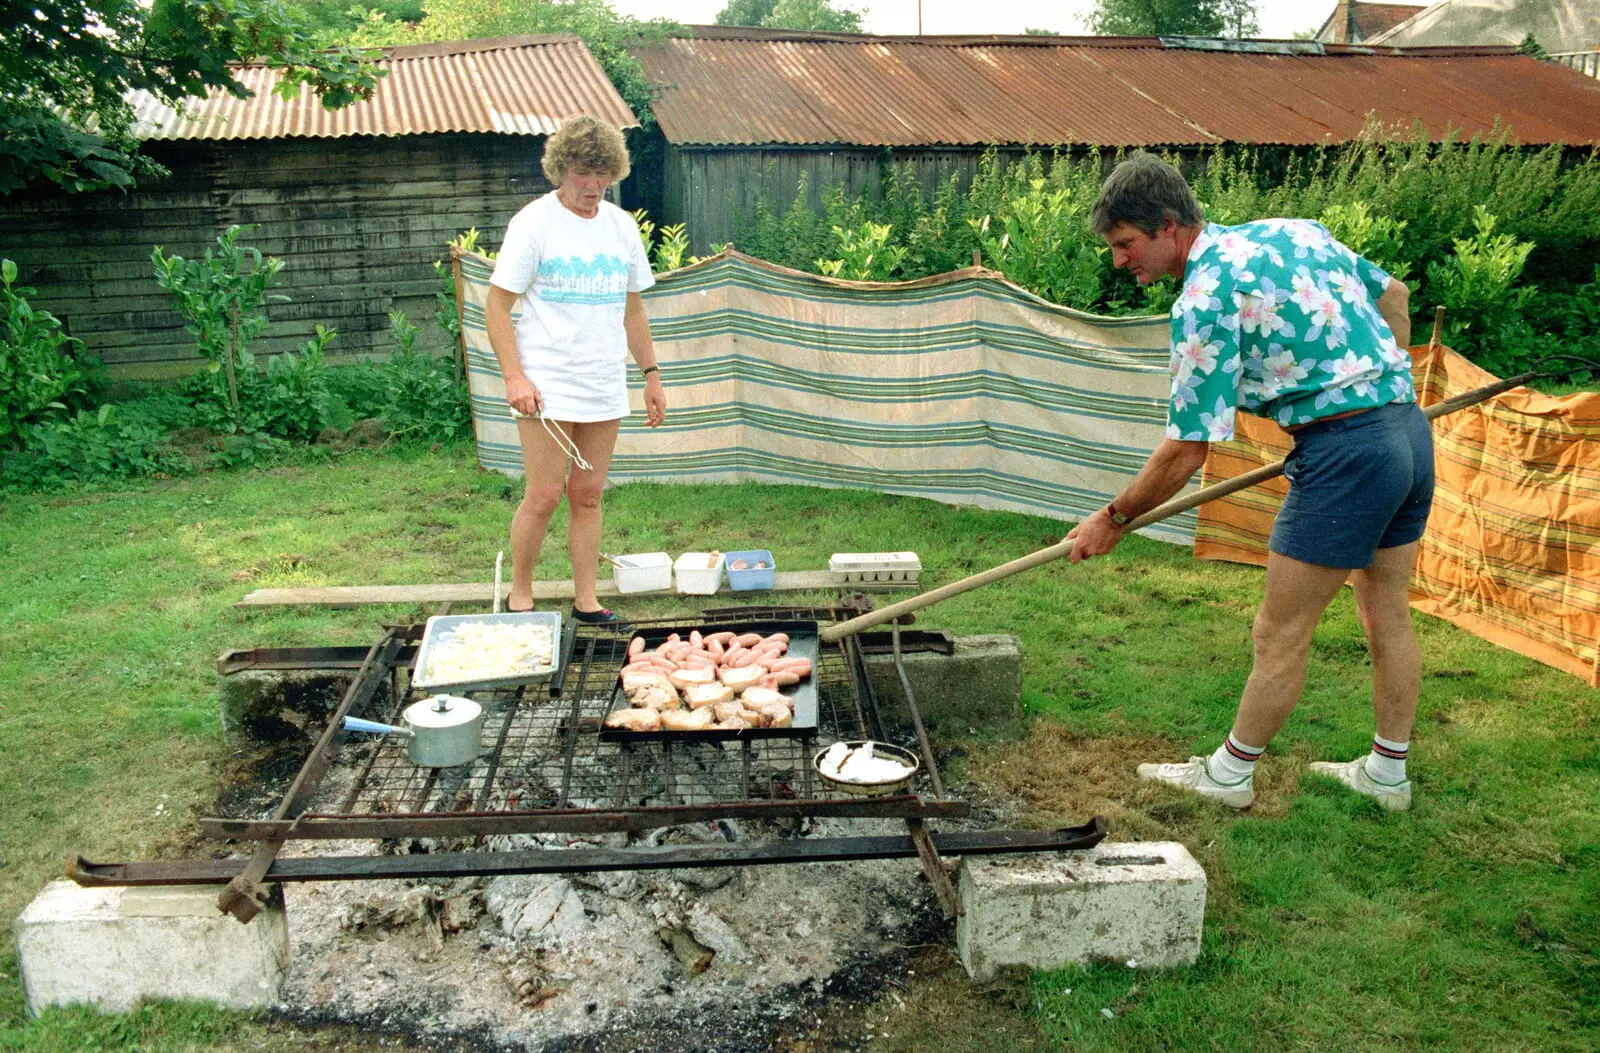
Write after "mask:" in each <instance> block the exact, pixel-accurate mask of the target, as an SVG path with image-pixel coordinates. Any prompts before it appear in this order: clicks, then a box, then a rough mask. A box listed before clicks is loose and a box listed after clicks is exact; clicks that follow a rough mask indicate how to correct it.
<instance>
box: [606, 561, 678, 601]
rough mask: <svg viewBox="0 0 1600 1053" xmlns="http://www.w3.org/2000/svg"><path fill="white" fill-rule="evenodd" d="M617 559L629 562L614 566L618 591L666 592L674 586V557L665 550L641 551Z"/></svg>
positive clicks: (614, 577)
mask: <svg viewBox="0 0 1600 1053" xmlns="http://www.w3.org/2000/svg"><path fill="white" fill-rule="evenodd" d="M617 559H619V560H621V561H622V562H623V563H626V564H628V566H623V567H613V568H612V574H611V576H612V579H613V580H615V581H616V583H617V591H618V592H665V591H666V590H668V589H670V588H672V557H671V556H669V555H667V554H666V553H665V552H641V553H636V554H634V555H631V556H618V557H617Z"/></svg>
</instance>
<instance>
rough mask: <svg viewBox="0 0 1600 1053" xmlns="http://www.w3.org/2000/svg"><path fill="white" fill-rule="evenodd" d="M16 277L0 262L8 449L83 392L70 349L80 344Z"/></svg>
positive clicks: (0, 373) (0, 352)
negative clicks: (34, 301) (31, 300)
mask: <svg viewBox="0 0 1600 1053" xmlns="http://www.w3.org/2000/svg"><path fill="white" fill-rule="evenodd" d="M16 281H17V265H16V264H15V263H13V262H12V261H11V260H0V446H10V447H12V448H13V449H15V448H19V447H21V446H22V444H23V432H24V431H25V429H26V428H27V427H28V426H29V425H30V424H32V423H35V422H37V421H40V420H43V419H47V418H49V417H51V416H57V415H62V414H65V413H66V412H67V411H68V409H69V408H70V405H69V404H70V403H71V402H72V401H73V399H74V397H75V396H83V395H85V394H87V393H88V378H87V377H86V376H85V375H84V371H83V369H82V368H81V367H80V365H79V362H78V358H77V356H76V355H75V354H74V353H73V352H74V351H75V350H77V349H81V348H82V346H83V344H82V342H81V341H79V340H77V339H76V338H74V337H70V336H66V335H65V334H63V333H62V332H61V323H60V322H59V321H58V320H57V319H56V317H55V315H53V314H51V313H50V312H49V311H42V310H39V309H38V308H35V307H34V306H33V305H32V304H31V303H29V302H28V297H30V296H33V295H35V291H34V290H33V289H29V288H25V287H23V286H19V285H17V284H16Z"/></svg>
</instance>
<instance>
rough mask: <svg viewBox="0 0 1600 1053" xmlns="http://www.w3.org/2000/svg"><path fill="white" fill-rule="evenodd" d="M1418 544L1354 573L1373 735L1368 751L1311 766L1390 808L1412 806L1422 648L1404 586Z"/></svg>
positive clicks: (1388, 552) (1382, 555)
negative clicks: (1410, 772)
mask: <svg viewBox="0 0 1600 1053" xmlns="http://www.w3.org/2000/svg"><path fill="white" fill-rule="evenodd" d="M1416 565H1417V543H1416V542H1413V543H1411V544H1409V545H1398V546H1396V547H1394V548H1384V549H1379V550H1378V554H1377V555H1376V556H1375V557H1373V560H1372V565H1371V566H1369V567H1367V568H1366V569H1365V570H1363V571H1359V572H1358V573H1357V574H1356V576H1355V585H1356V613H1357V615H1358V616H1359V617H1360V619H1361V628H1362V631H1363V632H1365V633H1366V635H1367V646H1368V648H1370V649H1371V651H1372V710H1373V715H1374V717H1375V718H1376V723H1377V734H1376V735H1374V736H1373V739H1372V750H1371V751H1370V752H1369V753H1368V754H1367V755H1366V756H1364V757H1358V758H1356V759H1355V760H1353V761H1343V762H1338V761H1331V762H1330V761H1318V762H1316V763H1315V764H1312V765H1310V770H1312V771H1314V772H1317V773H1319V774H1322V775H1331V776H1333V777H1334V778H1335V779H1338V780H1339V781H1340V782H1342V783H1344V784H1345V785H1346V786H1348V787H1350V788H1351V789H1352V790H1355V791H1356V792H1357V793H1362V794H1365V795H1367V796H1368V797H1371V798H1373V799H1374V800H1376V801H1377V802H1378V803H1379V804H1381V805H1383V806H1384V807H1385V808H1387V809H1389V810H1390V811H1404V810H1405V809H1407V808H1409V807H1411V781H1410V780H1409V779H1408V778H1407V777H1406V758H1407V755H1408V754H1409V753H1410V740H1411V727H1412V724H1413V723H1415V721H1416V716H1417V698H1418V696H1419V695H1421V694H1422V652H1421V651H1420V650H1419V649H1418V647H1417V635H1416V633H1415V631H1413V629H1412V627H1411V598H1410V595H1409V592H1408V586H1409V584H1410V582H1411V572H1412V571H1413V570H1414V569H1415V568H1416Z"/></svg>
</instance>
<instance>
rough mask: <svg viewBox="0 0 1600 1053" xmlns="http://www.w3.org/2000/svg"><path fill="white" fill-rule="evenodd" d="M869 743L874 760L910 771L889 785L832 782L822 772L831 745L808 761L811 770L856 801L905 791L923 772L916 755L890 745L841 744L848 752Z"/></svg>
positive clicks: (848, 741) (853, 741) (852, 741)
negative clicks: (823, 762) (824, 756)
mask: <svg viewBox="0 0 1600 1053" xmlns="http://www.w3.org/2000/svg"><path fill="white" fill-rule="evenodd" d="M868 741H871V742H872V753H873V756H876V757H884V758H886V759H888V760H895V761H899V762H900V763H901V764H904V765H906V766H907V767H909V768H910V769H911V771H909V772H907V773H906V774H905V775H903V776H901V777H900V778H898V779H891V780H890V781H888V782H846V781H845V780H843V779H835V778H833V777H832V776H830V775H827V774H825V773H824V772H823V770H822V756H823V754H825V753H827V752H828V750H829V749H831V748H832V747H833V743H831V742H830V743H829V744H828V745H827V746H825V747H823V748H822V749H820V750H818V751H817V752H816V755H815V756H813V757H812V758H811V767H812V768H813V769H814V770H815V771H816V773H817V777H818V778H819V779H821V780H822V781H823V782H824V783H825V784H826V785H828V786H829V787H831V788H832V789H835V790H838V791H839V792H840V793H848V794H854V795H856V796H858V797H879V796H886V795H888V794H892V793H901V792H903V791H905V790H906V789H907V788H908V787H909V786H910V785H911V783H912V781H913V780H914V779H916V777H917V773H918V772H920V771H921V770H922V762H921V761H919V760H917V755H916V754H915V753H912V752H911V751H910V750H907V749H901V748H900V747H899V746H896V745H894V744H893V743H889V742H879V741H877V740H876V739H872V740H868V739H846V740H845V743H844V744H845V745H846V746H849V747H850V748H851V749H855V748H856V747H858V746H865V745H866V744H867V743H868Z"/></svg>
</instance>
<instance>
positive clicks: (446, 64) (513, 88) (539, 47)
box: [129, 34, 639, 139]
mask: <svg viewBox="0 0 1600 1053" xmlns="http://www.w3.org/2000/svg"><path fill="white" fill-rule="evenodd" d="M377 65H378V67H379V68H380V69H383V70H387V71H388V76H385V77H382V78H380V79H379V80H378V87H377V90H376V91H374V92H373V95H372V98H371V99H369V100H368V101H366V102H357V103H354V104H352V105H350V106H346V107H344V108H342V109H338V110H328V109H324V108H323V105H322V103H321V101H320V100H319V99H317V98H316V97H315V96H314V95H312V94H311V91H310V89H308V88H306V87H303V86H302V87H301V89H300V94H299V96H298V97H296V98H294V99H289V100H285V99H280V98H279V97H278V96H277V95H274V94H273V91H272V89H273V88H274V87H275V86H276V85H277V83H278V78H279V73H278V71H277V70H275V69H271V68H269V67H266V66H243V67H240V68H239V69H238V70H236V71H235V76H236V77H237V78H238V79H239V81H240V82H241V83H243V84H244V86H245V87H247V88H249V89H250V90H251V91H252V92H254V93H255V94H254V96H253V97H251V98H248V99H237V98H234V97H233V96H232V95H230V94H228V93H227V92H225V91H221V90H220V89H218V90H213V91H212V92H211V94H210V95H208V96H207V97H206V98H204V99H190V100H188V101H187V102H186V103H185V104H184V108H183V113H181V114H180V113H178V112H176V111H174V110H173V109H171V108H170V107H168V106H167V105H165V104H164V103H162V102H160V101H159V100H157V99H155V98H154V97H152V96H150V95H148V94H145V93H143V92H138V93H135V94H134V95H133V96H131V97H130V98H129V102H130V103H131V104H132V105H133V108H134V112H135V115H136V117H137V124H136V132H135V134H137V135H138V136H140V137H141V138H146V139H275V138H279V137H285V136H315V137H330V138H331V137H338V136H346V135H421V134H425V133H429V132H500V133H503V134H510V135H547V134H549V133H550V132H553V131H555V130H556V128H557V127H558V126H559V125H560V124H561V122H562V121H563V120H564V119H566V118H568V117H572V116H576V115H577V114H580V113H587V114H592V115H593V116H595V117H597V118H599V119H600V120H603V121H606V122H608V123H610V124H614V125H615V126H616V127H618V128H635V127H638V124H639V122H638V120H637V119H636V118H635V117H634V115H633V111H632V110H630V109H629V108H628V104H627V103H625V102H623V101H622V97H621V96H620V95H618V94H617V90H616V89H615V88H614V87H612V85H611V81H610V80H609V79H608V78H607V77H606V74H605V71H604V70H603V69H601V68H600V64H599V63H598V62H596V61H595V58H594V56H593V55H591V54H590V53H589V49H588V48H586V47H584V45H583V42H582V41H581V40H579V39H578V38H577V37H575V36H572V35H569V34H553V35H548V36H522V37H501V38H497V39H493V40H474V41H457V42H450V43H444V44H421V45H415V46H409V47H398V48H386V49H384V57H383V59H382V60H380V61H379V62H378V63H377Z"/></svg>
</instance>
